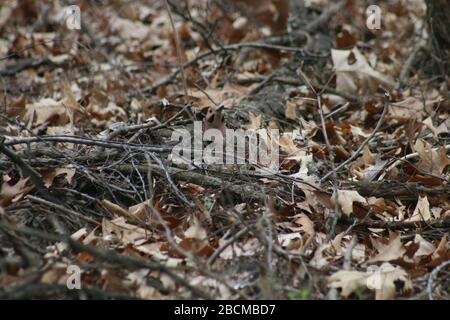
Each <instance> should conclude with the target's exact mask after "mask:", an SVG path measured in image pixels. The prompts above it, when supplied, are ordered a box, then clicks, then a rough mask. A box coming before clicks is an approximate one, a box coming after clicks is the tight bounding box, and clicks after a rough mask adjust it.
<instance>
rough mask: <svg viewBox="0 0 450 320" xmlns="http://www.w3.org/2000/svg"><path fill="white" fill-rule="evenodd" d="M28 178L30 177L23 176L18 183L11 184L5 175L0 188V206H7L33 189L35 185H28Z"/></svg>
mask: <svg viewBox="0 0 450 320" xmlns="http://www.w3.org/2000/svg"><path fill="white" fill-rule="evenodd" d="M28 180H29V178H25V179H23V178H22V179H19V181H17V182H16V183H14V184H10V181H8V179H7V178H6V176H4V177H3V182H2V184H1V189H0V206H2V207H6V206H8V205H10V204H11V203H12V202H16V201H17V200H19V199H20V198H22V197H23V196H25V194H27V193H28V192H30V191H31V190H33V188H34V186H27V183H28Z"/></svg>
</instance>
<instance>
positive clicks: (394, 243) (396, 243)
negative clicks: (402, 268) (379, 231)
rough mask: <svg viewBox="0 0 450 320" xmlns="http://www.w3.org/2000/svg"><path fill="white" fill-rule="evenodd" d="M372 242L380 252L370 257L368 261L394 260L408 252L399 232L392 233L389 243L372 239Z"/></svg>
mask: <svg viewBox="0 0 450 320" xmlns="http://www.w3.org/2000/svg"><path fill="white" fill-rule="evenodd" d="M372 244H373V245H374V247H375V248H376V249H377V250H378V254H377V255H375V256H374V257H372V258H370V259H369V260H368V261H367V262H368V263H372V262H377V261H392V260H397V259H400V258H402V257H403V255H404V254H405V253H406V249H405V248H404V246H403V244H402V241H401V239H400V235H399V234H392V236H391V238H390V239H389V243H388V244H387V245H385V244H383V243H381V242H378V241H376V240H375V239H372Z"/></svg>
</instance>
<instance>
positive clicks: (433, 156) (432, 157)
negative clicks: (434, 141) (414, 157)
mask: <svg viewBox="0 0 450 320" xmlns="http://www.w3.org/2000/svg"><path fill="white" fill-rule="evenodd" d="M414 150H415V151H416V152H417V153H418V154H419V158H420V161H419V163H418V165H417V168H418V169H419V170H421V171H423V172H425V173H431V174H433V175H437V176H440V175H441V174H442V171H443V170H444V169H445V168H446V167H447V166H448V165H450V158H448V157H447V151H446V150H445V148H444V147H441V148H439V149H438V150H435V149H433V148H432V147H431V145H430V144H429V143H428V142H426V141H425V140H422V139H418V140H417V141H416V143H415V144H414Z"/></svg>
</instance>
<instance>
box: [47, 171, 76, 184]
mask: <svg viewBox="0 0 450 320" xmlns="http://www.w3.org/2000/svg"><path fill="white" fill-rule="evenodd" d="M75 172H76V170H75V169H71V168H55V169H40V170H39V173H40V174H41V176H42V180H43V181H44V184H45V186H46V187H47V188H49V187H50V186H51V185H52V184H53V180H55V178H56V177H57V176H59V175H61V174H64V175H65V176H64V179H65V180H66V181H67V183H68V184H70V185H71V184H72V183H73V178H74V176H75Z"/></svg>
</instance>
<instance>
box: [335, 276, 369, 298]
mask: <svg viewBox="0 0 450 320" xmlns="http://www.w3.org/2000/svg"><path fill="white" fill-rule="evenodd" d="M367 278H368V274H367V273H366V272H359V271H347V270H341V271H338V272H336V273H333V274H332V275H331V276H330V277H329V278H328V287H330V288H341V289H342V291H341V296H343V297H344V298H347V297H348V296H350V295H351V294H352V293H353V292H355V291H356V290H358V289H359V288H364V287H366V281H367Z"/></svg>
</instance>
